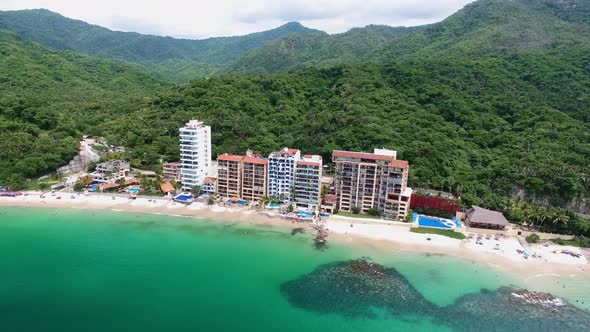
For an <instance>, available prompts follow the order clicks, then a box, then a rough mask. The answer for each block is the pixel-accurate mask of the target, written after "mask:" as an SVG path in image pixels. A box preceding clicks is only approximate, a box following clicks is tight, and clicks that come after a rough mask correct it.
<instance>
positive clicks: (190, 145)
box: [180, 120, 211, 192]
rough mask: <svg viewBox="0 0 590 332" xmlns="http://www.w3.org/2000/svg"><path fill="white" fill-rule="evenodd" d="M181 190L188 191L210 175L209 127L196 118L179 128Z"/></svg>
mask: <svg viewBox="0 0 590 332" xmlns="http://www.w3.org/2000/svg"><path fill="white" fill-rule="evenodd" d="M180 162H181V164H182V170H181V176H182V190H183V191H185V192H190V191H191V190H192V189H193V187H195V186H200V185H202V184H203V181H204V180H205V178H206V177H208V176H209V175H210V164H211V127H210V126H206V125H204V124H203V122H201V121H198V120H191V121H189V122H188V123H187V124H186V125H185V126H184V127H182V128H180Z"/></svg>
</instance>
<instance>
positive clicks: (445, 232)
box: [410, 227, 467, 240]
mask: <svg viewBox="0 0 590 332" xmlns="http://www.w3.org/2000/svg"><path fill="white" fill-rule="evenodd" d="M410 232H412V233H419V234H436V235H442V236H446V237H450V238H453V239H457V240H463V239H466V238H467V237H465V235H464V234H463V233H459V232H455V231H452V230H447V229H435V228H422V227H415V228H411V229H410Z"/></svg>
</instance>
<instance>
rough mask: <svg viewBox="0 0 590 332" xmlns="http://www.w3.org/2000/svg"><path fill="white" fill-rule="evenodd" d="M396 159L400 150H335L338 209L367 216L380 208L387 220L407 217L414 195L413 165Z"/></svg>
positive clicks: (333, 155) (335, 184)
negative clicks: (411, 184) (410, 176)
mask: <svg viewBox="0 0 590 332" xmlns="http://www.w3.org/2000/svg"><path fill="white" fill-rule="evenodd" d="M396 158H397V153H396V151H393V150H387V149H375V150H374V152H373V153H365V152H351V151H337V150H335V151H333V152H332V161H333V162H334V163H335V165H336V177H335V183H334V187H335V190H336V203H337V206H338V209H340V210H341V211H345V212H352V211H353V210H354V209H359V211H361V212H363V213H367V212H368V211H369V210H370V209H378V210H379V211H381V212H382V213H383V215H384V216H385V217H386V218H390V219H403V218H405V217H406V215H407V212H408V208H409V204H410V196H411V193H412V190H411V189H410V188H408V187H407V181H408V171H409V164H408V162H407V161H404V160H397V159H396Z"/></svg>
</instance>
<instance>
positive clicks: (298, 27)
mask: <svg viewBox="0 0 590 332" xmlns="http://www.w3.org/2000/svg"><path fill="white" fill-rule="evenodd" d="M273 30H278V31H288V32H294V33H309V32H321V31H320V30H316V29H312V28H308V27H306V26H304V25H303V24H301V23H299V22H297V21H292V22H287V23H285V24H283V25H281V26H279V27H278V28H276V29H273Z"/></svg>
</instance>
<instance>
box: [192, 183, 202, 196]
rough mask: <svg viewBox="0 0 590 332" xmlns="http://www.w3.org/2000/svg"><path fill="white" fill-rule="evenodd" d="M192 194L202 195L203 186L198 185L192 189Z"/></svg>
mask: <svg viewBox="0 0 590 332" xmlns="http://www.w3.org/2000/svg"><path fill="white" fill-rule="evenodd" d="M191 193H192V194H193V195H195V196H199V195H201V186H199V185H197V186H194V187H193V188H192V189H191Z"/></svg>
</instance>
